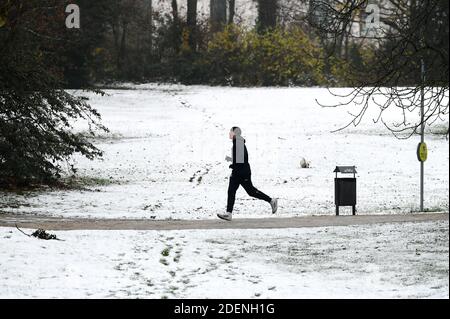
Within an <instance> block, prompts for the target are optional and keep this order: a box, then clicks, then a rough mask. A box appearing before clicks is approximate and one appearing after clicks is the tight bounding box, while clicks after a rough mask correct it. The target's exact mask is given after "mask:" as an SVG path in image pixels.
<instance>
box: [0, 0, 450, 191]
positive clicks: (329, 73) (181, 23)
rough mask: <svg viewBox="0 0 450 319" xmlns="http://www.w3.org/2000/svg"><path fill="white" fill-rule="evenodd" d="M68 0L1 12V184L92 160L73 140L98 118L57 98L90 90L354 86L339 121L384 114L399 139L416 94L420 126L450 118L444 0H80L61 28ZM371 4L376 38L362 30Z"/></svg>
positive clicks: (80, 102)
mask: <svg viewBox="0 0 450 319" xmlns="http://www.w3.org/2000/svg"><path fill="white" fill-rule="evenodd" d="M68 3H69V1H60V0H39V1H38V0H30V1H24V0H17V1H12V0H3V1H1V2H0V179H2V180H3V181H5V180H9V181H10V182H11V183H13V182H18V181H20V180H21V181H26V180H33V179H34V180H44V179H45V180H50V179H51V178H52V177H55V176H58V174H59V172H60V170H61V163H62V162H64V160H66V159H67V158H69V157H70V156H71V155H72V154H73V153H76V152H79V153H81V154H83V155H85V156H87V157H89V158H93V157H95V156H98V155H101V152H100V151H99V150H98V149H97V148H95V146H94V145H92V144H90V143H89V141H88V140H87V139H86V138H83V137H82V136H78V135H74V134H72V133H70V132H71V123H72V122H73V121H74V120H77V119H82V120H85V121H87V122H88V123H89V124H90V127H91V130H90V132H91V133H94V130H95V129H100V130H104V129H105V128H104V127H102V126H101V125H100V124H99V114H97V113H96V111H95V110H94V109H92V108H91V107H90V106H89V105H88V104H87V103H86V101H85V100H84V99H83V98H81V97H78V96H74V95H71V94H70V93H68V92H67V91H64V90H63V89H65V88H89V87H92V86H93V84H95V83H108V82H113V81H177V82H182V83H186V84H193V83H195V84H220V85H238V86H252V85H264V86H271V85H283V86H288V85H299V86H309V85H324V86H352V87H354V88H355V90H354V91H353V92H352V93H351V94H349V95H348V96H346V97H341V98H340V99H339V103H340V104H346V103H354V102H355V101H356V102H357V103H356V104H357V105H359V106H360V109H359V111H358V112H356V113H354V115H355V118H354V119H353V121H352V122H351V123H349V125H352V124H354V125H357V124H358V123H359V121H361V119H362V117H363V116H364V114H365V112H366V110H367V108H368V107H369V104H371V103H375V104H376V105H377V106H378V107H379V110H380V117H379V120H380V121H383V116H382V114H383V112H386V111H387V110H388V109H389V110H390V109H392V108H396V109H400V110H401V111H402V112H403V113H404V114H405V116H404V119H403V121H402V122H401V123H385V125H386V126H388V127H389V129H391V130H392V131H393V132H394V133H396V134H399V135H401V136H406V137H407V136H410V135H411V134H414V133H415V132H416V131H417V128H418V127H420V125H421V124H422V123H421V121H417V120H411V119H410V118H409V117H408V115H409V114H412V113H415V112H416V111H417V108H418V106H419V105H420V100H419V93H420V91H421V89H424V90H425V96H426V98H425V117H424V121H425V122H426V123H432V122H433V121H436V120H439V119H443V118H445V116H448V111H449V109H448V82H449V78H448V76H449V67H448V61H449V60H448V54H449V52H448V48H449V44H448V38H449V34H448V32H449V24H448V21H449V20H448V14H449V3H448V1H445V0H424V1H414V0H413V1H411V0H390V1H384V2H381V1H371V2H370V3H369V1H368V0H350V1H342V0H298V1H297V0H170V1H157V0H97V1H88V0H80V1H78V2H77V3H78V4H79V6H80V9H81V13H82V14H81V29H66V28H65V27H64V25H65V23H64V22H65V10H64V9H65V6H66V5H67V4H68ZM369 4H377V5H378V6H379V9H380V23H381V24H380V28H378V29H376V30H365V24H366V22H367V16H368V14H369V13H368V11H367V8H368V5H369ZM205 6H206V7H207V10H206V11H205V10H204V9H205ZM251 6H255V10H254V16H251V15H250V16H247V17H246V19H247V20H245V19H244V18H243V17H242V16H241V14H242V13H243V10H244V9H245V10H246V11H248V10H249V9H248V8H251ZM249 17H252V18H251V21H249V20H248V19H249ZM422 61H423V63H424V65H425V73H424V74H421V72H420V69H421V64H422ZM380 98H381V99H380ZM342 99H343V100H342Z"/></svg>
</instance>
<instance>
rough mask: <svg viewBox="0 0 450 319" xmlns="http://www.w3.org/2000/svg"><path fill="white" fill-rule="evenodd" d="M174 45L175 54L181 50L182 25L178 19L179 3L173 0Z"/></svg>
mask: <svg viewBox="0 0 450 319" xmlns="http://www.w3.org/2000/svg"><path fill="white" fill-rule="evenodd" d="M172 19H173V25H172V45H173V49H174V51H175V53H178V52H179V49H180V23H179V18H178V3H177V0H172Z"/></svg>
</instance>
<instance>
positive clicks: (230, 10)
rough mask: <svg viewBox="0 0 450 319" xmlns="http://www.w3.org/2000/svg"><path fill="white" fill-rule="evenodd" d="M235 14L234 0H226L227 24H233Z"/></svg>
mask: <svg viewBox="0 0 450 319" xmlns="http://www.w3.org/2000/svg"><path fill="white" fill-rule="evenodd" d="M235 14H236V0H228V24H233V22H234V15H235Z"/></svg>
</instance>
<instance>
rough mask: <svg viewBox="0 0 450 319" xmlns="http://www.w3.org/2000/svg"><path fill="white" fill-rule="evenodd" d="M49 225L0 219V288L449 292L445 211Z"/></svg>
mask: <svg viewBox="0 0 450 319" xmlns="http://www.w3.org/2000/svg"><path fill="white" fill-rule="evenodd" d="M56 234H57V236H58V237H59V238H61V239H63V240H64V241H44V240H39V239H35V238H30V237H26V236H24V235H23V234H21V233H20V232H19V231H17V230H16V229H15V228H0V240H1V242H2V244H1V245H0V269H2V271H1V273H0V298H258V297H260V298H449V259H448V258H449V229H448V221H441V222H425V223H403V224H378V225H371V226H345V227H322V228H302V229H283V230H280V229H272V230H246V231H245V232H243V231H239V230H207V231H206V230H196V231H60V232H56Z"/></svg>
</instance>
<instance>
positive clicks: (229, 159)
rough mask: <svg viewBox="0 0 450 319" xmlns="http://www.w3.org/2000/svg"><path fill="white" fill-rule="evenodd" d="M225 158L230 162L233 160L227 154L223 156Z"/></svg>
mask: <svg viewBox="0 0 450 319" xmlns="http://www.w3.org/2000/svg"><path fill="white" fill-rule="evenodd" d="M225 160H226V161H227V162H232V161H233V159H232V158H231V157H229V156H228V155H227V156H226V157H225Z"/></svg>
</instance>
